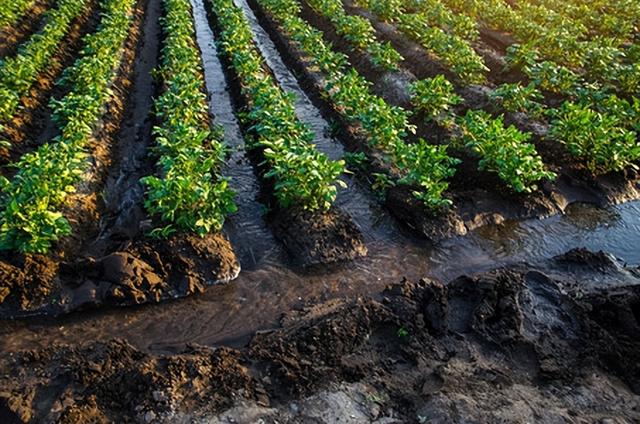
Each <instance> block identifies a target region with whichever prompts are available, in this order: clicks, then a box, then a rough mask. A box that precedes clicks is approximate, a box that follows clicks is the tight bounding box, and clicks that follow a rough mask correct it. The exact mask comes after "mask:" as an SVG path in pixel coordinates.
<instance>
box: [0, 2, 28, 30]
mask: <svg viewBox="0 0 640 424" xmlns="http://www.w3.org/2000/svg"><path fill="white" fill-rule="evenodd" d="M33 3H35V0H9V1H5V2H2V5H1V6H0V30H1V29H3V28H4V27H7V26H9V25H13V24H15V23H16V22H17V21H18V20H19V19H20V18H21V17H22V16H24V15H25V13H27V10H29V8H30V7H31V6H32V5H33Z"/></svg>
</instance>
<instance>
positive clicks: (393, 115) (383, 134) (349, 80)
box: [258, 0, 458, 209]
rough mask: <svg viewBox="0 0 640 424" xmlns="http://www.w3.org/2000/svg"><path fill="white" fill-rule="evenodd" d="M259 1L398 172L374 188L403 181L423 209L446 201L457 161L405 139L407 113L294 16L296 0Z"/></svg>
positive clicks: (339, 107) (327, 92) (442, 149)
mask: <svg viewBox="0 0 640 424" xmlns="http://www.w3.org/2000/svg"><path fill="white" fill-rule="evenodd" d="M258 3H259V4H260V5H261V6H262V7H263V8H264V9H265V10H266V11H267V12H268V13H270V14H271V16H272V17H273V18H274V19H275V20H276V21H277V22H278V23H279V24H280V26H281V28H282V30H283V32H284V33H285V34H287V35H288V36H289V37H290V39H291V40H292V41H293V42H294V43H295V44H296V45H297V47H298V48H299V49H300V50H301V51H302V52H304V53H305V54H306V55H307V56H308V57H310V58H312V59H311V60H312V61H313V65H314V66H317V67H318V69H319V70H320V72H322V74H323V75H324V77H325V79H324V81H325V85H324V87H323V90H322V94H323V96H325V97H326V98H327V100H328V101H329V102H330V103H332V104H333V106H334V108H335V110H336V111H338V112H339V113H340V114H341V115H342V116H343V117H344V119H345V120H346V121H348V122H353V123H357V124H359V125H360V127H361V129H362V131H363V133H364V135H365V136H366V138H367V140H368V142H369V144H370V146H371V147H372V148H374V149H375V150H377V151H379V152H382V153H384V154H385V155H386V159H387V160H388V161H389V162H390V164H391V165H392V167H394V168H396V169H397V170H398V171H399V172H400V174H401V177H400V178H399V179H395V180H394V178H392V177H391V176H390V175H387V174H384V175H378V178H377V181H376V182H375V183H374V187H380V188H385V187H386V186H388V185H390V184H403V185H408V186H410V187H412V188H414V190H413V195H414V196H415V197H416V198H417V199H419V200H420V201H422V202H423V203H424V204H425V205H426V206H427V207H428V208H431V209H437V208H439V207H442V206H447V205H449V204H450V200H449V199H446V198H445V197H444V192H445V190H446V189H447V188H448V182H447V180H448V179H450V178H451V177H452V176H453V174H454V173H455V165H456V164H457V163H458V162H457V160H456V159H454V158H452V157H450V156H449V155H448V154H447V147H446V146H433V145H429V144H428V143H426V142H425V141H424V140H422V139H420V140H418V141H417V142H415V143H411V144H409V143H405V138H406V137H407V136H408V134H409V133H410V132H413V131H414V130H415V128H413V127H412V126H411V125H410V124H409V121H408V118H409V114H408V112H407V111H405V110H404V109H402V108H399V107H394V106H390V105H388V104H387V103H386V102H385V101H384V99H382V98H380V97H378V96H375V95H373V94H372V93H371V87H370V83H369V82H368V81H367V80H366V79H364V78H363V77H362V76H360V75H359V74H358V72H357V71H356V70H355V69H353V68H352V67H351V66H350V65H349V63H348V60H347V58H346V57H345V56H344V55H343V54H341V53H338V52H335V51H334V50H333V49H332V48H331V46H330V45H329V44H327V43H326V42H324V40H323V38H322V33H321V32H320V31H318V30H317V29H315V28H312V27H311V26H310V25H309V24H308V23H306V22H305V21H304V20H303V19H302V18H300V16H298V13H299V11H300V9H299V7H300V5H299V3H298V2H297V1H296V0H259V1H258Z"/></svg>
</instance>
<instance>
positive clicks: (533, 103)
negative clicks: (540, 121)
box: [489, 83, 544, 117]
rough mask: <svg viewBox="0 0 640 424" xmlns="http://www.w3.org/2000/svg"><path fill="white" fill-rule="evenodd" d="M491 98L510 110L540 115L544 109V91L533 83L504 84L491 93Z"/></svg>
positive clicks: (534, 115)
mask: <svg viewBox="0 0 640 424" xmlns="http://www.w3.org/2000/svg"><path fill="white" fill-rule="evenodd" d="M489 99H490V100H491V101H493V102H496V103H498V104H499V105H500V106H501V107H502V108H503V109H504V110H506V111H508V112H522V113H526V114H528V115H530V116H533V117H540V116H541V115H542V112H543V110H544V105H543V104H542V103H540V101H541V100H543V96H542V93H540V91H539V90H538V89H537V88H536V86H535V84H533V83H530V84H528V85H522V84H519V83H515V84H502V85H500V86H498V87H496V88H495V89H494V90H493V91H492V92H491V93H490V94H489Z"/></svg>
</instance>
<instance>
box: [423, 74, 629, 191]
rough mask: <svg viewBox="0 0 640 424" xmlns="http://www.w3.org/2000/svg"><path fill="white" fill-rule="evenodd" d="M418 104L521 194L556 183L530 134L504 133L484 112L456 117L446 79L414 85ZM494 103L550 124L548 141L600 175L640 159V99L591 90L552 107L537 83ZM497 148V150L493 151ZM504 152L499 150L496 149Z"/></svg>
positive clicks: (516, 87)
mask: <svg viewBox="0 0 640 424" xmlns="http://www.w3.org/2000/svg"><path fill="white" fill-rule="evenodd" d="M411 88H412V103H413V104H414V106H415V108H416V109H417V110H419V111H420V112H422V113H423V114H424V116H425V117H426V118H427V119H430V120H434V121H436V122H438V123H439V124H440V125H444V126H446V127H449V128H452V127H454V126H456V127H457V129H458V132H461V133H462V134H463V137H462V140H463V141H464V143H465V145H466V147H467V148H471V149H472V150H473V151H476V152H477V153H480V155H481V156H485V157H486V159H483V161H482V163H481V166H482V167H483V168H484V169H490V170H495V171H496V172H498V174H499V175H501V178H502V179H503V180H505V181H509V185H510V186H511V187H513V188H514V189H515V190H516V191H529V188H527V187H533V184H532V183H533V182H535V181H536V179H538V178H553V176H552V175H550V174H548V173H547V172H546V171H544V168H543V167H542V162H541V161H540V159H539V156H538V155H537V153H535V151H534V149H533V146H532V145H531V144H529V143H527V141H528V140H529V138H530V135H529V134H527V133H521V132H519V131H517V130H516V129H515V128H512V127H509V128H504V126H503V122H502V118H500V117H499V118H498V119H493V118H491V117H490V116H489V115H487V114H486V113H482V112H481V111H470V112H469V113H467V115H466V116H465V117H464V118H462V119H457V120H456V118H455V116H454V114H453V113H452V111H451V107H452V106H454V105H456V104H458V103H460V101H461V99H460V98H459V97H458V96H457V95H456V94H455V92H454V88H453V85H452V84H451V83H450V82H449V81H447V80H446V78H445V77H444V76H443V75H439V76H437V77H435V78H432V79H426V80H421V81H417V82H415V83H414V84H412V87H411ZM489 98H490V99H491V101H492V103H493V104H494V105H496V106H498V107H499V108H501V109H503V110H506V111H508V112H521V113H526V114H528V115H529V116H531V117H534V118H536V119H545V118H548V119H549V120H550V131H549V133H548V134H547V137H548V138H549V139H550V140H554V141H557V142H559V143H562V144H564V145H565V146H566V148H567V150H568V151H569V153H571V154H572V155H574V156H575V157H576V158H578V159H580V160H582V161H583V162H584V163H585V165H586V166H587V168H588V169H589V170H590V171H591V172H592V173H594V174H597V173H602V172H610V171H620V170H622V169H624V168H627V167H635V163H636V162H637V161H638V159H640V141H639V140H638V133H639V132H640V99H637V98H632V100H631V101H629V100H626V99H622V98H619V97H617V96H616V95H612V94H603V93H601V92H590V91H586V92H584V93H583V95H582V97H580V98H579V99H577V100H575V101H565V102H563V103H562V105H561V106H560V107H559V108H550V109H548V108H546V106H545V105H544V104H542V103H541V102H540V100H541V99H542V94H541V93H540V92H539V90H538V89H537V88H536V87H535V85H534V84H529V85H527V86H523V85H521V84H517V83H516V84H503V85H501V86H498V87H496V88H495V89H493V90H492V92H491V93H490V94H489ZM489 147H490V148H491V151H490V150H489ZM498 147H499V150H496V149H497V148H498Z"/></svg>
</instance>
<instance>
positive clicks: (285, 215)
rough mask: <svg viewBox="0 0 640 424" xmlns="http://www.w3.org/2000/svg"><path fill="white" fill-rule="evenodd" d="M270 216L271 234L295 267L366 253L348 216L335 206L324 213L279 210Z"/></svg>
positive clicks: (329, 262) (364, 254)
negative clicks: (280, 244) (283, 248)
mask: <svg viewBox="0 0 640 424" xmlns="http://www.w3.org/2000/svg"><path fill="white" fill-rule="evenodd" d="M271 215H272V216H271V217H270V218H271V225H272V227H273V229H274V234H275V235H276V237H277V238H279V239H280V240H281V241H282V243H283V244H284V246H285V247H286V249H287V250H288V251H289V252H290V253H291V255H292V257H293V261H294V263H295V264H296V265H299V266H303V267H309V266H315V265H325V264H331V263H337V262H343V261H348V260H353V259H356V258H358V257H361V256H366V254H367V248H366V246H365V244H364V240H363V237H362V234H361V233H360V231H359V230H358V228H357V227H356V226H355V224H353V222H352V221H351V217H350V216H349V215H347V214H346V213H345V212H343V211H341V210H340V209H338V208H336V207H333V208H331V209H329V210H328V211H327V212H324V213H317V212H309V211H304V210H295V209H293V208H291V209H288V210H283V209H278V210H276V211H274V213H273V214H271Z"/></svg>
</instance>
